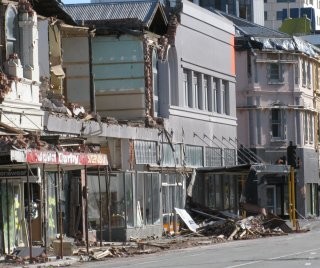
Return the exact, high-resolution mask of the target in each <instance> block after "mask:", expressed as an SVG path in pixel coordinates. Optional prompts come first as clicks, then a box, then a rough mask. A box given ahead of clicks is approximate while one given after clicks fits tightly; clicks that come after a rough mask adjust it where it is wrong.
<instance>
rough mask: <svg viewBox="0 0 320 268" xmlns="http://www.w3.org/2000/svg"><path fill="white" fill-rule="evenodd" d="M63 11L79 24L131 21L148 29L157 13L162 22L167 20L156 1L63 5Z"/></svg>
mask: <svg viewBox="0 0 320 268" xmlns="http://www.w3.org/2000/svg"><path fill="white" fill-rule="evenodd" d="M63 8H64V10H65V11H66V12H67V13H68V14H69V15H70V16H71V17H72V18H73V20H74V21H76V22H77V23H79V24H82V23H84V24H95V23H97V24H99V22H100V24H101V22H112V21H121V20H131V21H136V22H139V23H140V24H141V25H142V26H143V27H145V28H149V27H150V26H151V24H152V22H153V19H154V18H155V16H156V14H157V12H160V13H161V16H162V19H163V22H164V23H165V24H167V18H166V16H165V13H164V9H163V7H162V5H161V4H160V3H159V2H158V1H117V2H105V3H91V4H70V5H64V7H63Z"/></svg>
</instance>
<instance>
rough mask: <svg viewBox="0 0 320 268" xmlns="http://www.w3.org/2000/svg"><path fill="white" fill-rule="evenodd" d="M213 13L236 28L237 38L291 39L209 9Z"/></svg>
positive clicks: (282, 34)
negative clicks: (225, 19) (230, 22)
mask: <svg viewBox="0 0 320 268" xmlns="http://www.w3.org/2000/svg"><path fill="white" fill-rule="evenodd" d="M209 10H211V11H212V12H214V13H218V14H220V15H221V16H223V17H225V18H227V19H228V20H230V21H232V22H233V24H234V26H235V27H236V35H237V36H252V37H273V38H291V36H290V35H288V34H286V33H282V32H279V31H276V30H273V29H270V28H267V27H264V26H261V25H259V24H256V23H253V22H250V21H247V20H245V19H242V18H239V17H235V16H233V15H230V14H227V13H224V12H221V11H217V10H212V9H209Z"/></svg>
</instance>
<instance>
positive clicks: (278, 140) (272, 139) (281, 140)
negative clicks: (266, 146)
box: [270, 138, 287, 143]
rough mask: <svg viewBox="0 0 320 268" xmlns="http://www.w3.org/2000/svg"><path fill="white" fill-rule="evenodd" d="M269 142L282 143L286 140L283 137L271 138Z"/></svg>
mask: <svg viewBox="0 0 320 268" xmlns="http://www.w3.org/2000/svg"><path fill="white" fill-rule="evenodd" d="M270 142H282V143H285V142H287V140H286V139H283V138H271V140H270Z"/></svg>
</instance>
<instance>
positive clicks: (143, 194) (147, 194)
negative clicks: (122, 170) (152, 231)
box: [136, 173, 160, 226]
mask: <svg viewBox="0 0 320 268" xmlns="http://www.w3.org/2000/svg"><path fill="white" fill-rule="evenodd" d="M136 189H137V226H142V225H151V224H159V223H160V179H159V174H158V173H138V178H137V187H136Z"/></svg>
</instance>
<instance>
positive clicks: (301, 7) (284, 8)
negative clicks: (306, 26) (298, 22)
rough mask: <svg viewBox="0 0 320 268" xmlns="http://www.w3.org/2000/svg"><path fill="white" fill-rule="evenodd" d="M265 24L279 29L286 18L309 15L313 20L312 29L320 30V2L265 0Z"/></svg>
mask: <svg viewBox="0 0 320 268" xmlns="http://www.w3.org/2000/svg"><path fill="white" fill-rule="evenodd" d="M264 13H265V15H264V20H265V24H264V25H265V26H266V27H268V28H271V29H274V30H278V29H279V28H280V26H281V24H282V22H283V20H284V19H286V18H302V17H304V16H307V17H308V18H309V19H310V21H311V31H312V32H317V31H319V30H320V3H319V1H311V0H310V1H309V0H266V1H264Z"/></svg>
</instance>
